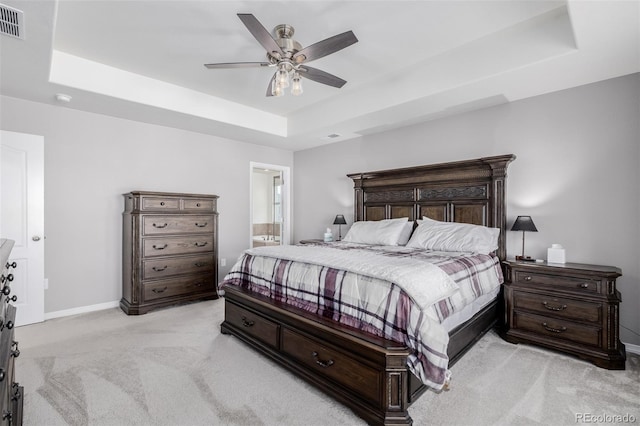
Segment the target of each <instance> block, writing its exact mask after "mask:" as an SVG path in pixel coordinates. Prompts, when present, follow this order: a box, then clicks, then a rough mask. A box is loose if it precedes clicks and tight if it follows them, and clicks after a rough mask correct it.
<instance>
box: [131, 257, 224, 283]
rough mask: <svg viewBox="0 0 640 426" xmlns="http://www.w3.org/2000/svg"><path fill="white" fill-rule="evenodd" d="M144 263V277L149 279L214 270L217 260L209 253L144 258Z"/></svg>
mask: <svg viewBox="0 0 640 426" xmlns="http://www.w3.org/2000/svg"><path fill="white" fill-rule="evenodd" d="M142 264H143V268H142V274H143V275H142V279H144V280H148V279H154V278H164V277H168V276H171V275H181V274H193V273H206V272H213V271H214V266H215V260H214V257H213V255H212V254H209V255H201V256H184V257H171V258H166V259H164V258H163V259H152V260H144V261H143V262H142Z"/></svg>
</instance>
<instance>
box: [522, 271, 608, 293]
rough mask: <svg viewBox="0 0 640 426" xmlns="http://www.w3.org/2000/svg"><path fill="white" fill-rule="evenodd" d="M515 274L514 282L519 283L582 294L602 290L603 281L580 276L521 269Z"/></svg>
mask: <svg viewBox="0 0 640 426" xmlns="http://www.w3.org/2000/svg"><path fill="white" fill-rule="evenodd" d="M514 275H515V277H514V282H515V283H517V284H518V285H525V286H530V287H543V288H549V289H552V290H561V291H570V292H573V293H580V294H598V293H601V292H602V283H601V281H599V280H592V279H587V278H581V277H579V276H575V277H568V276H559V275H551V274H542V273H538V272H529V271H519V270H518V271H515V272H514Z"/></svg>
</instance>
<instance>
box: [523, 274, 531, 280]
mask: <svg viewBox="0 0 640 426" xmlns="http://www.w3.org/2000/svg"><path fill="white" fill-rule="evenodd" d="M524 280H525V281H531V280H532V278H531V275H527V276H526V277H524Z"/></svg>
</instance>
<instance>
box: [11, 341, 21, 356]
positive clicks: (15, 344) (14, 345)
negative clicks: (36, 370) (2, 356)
mask: <svg viewBox="0 0 640 426" xmlns="http://www.w3.org/2000/svg"><path fill="white" fill-rule="evenodd" d="M14 347H15V350H12V351H11V356H12V357H14V358H18V357H19V356H20V349H19V348H18V342H16V341H15V340H14V341H13V343H12V344H11V348H12V349H13V348H14Z"/></svg>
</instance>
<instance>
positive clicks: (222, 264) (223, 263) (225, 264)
mask: <svg viewBox="0 0 640 426" xmlns="http://www.w3.org/2000/svg"><path fill="white" fill-rule="evenodd" d="M220 266H227V259H225V258H224V257H223V258H222V259H220Z"/></svg>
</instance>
